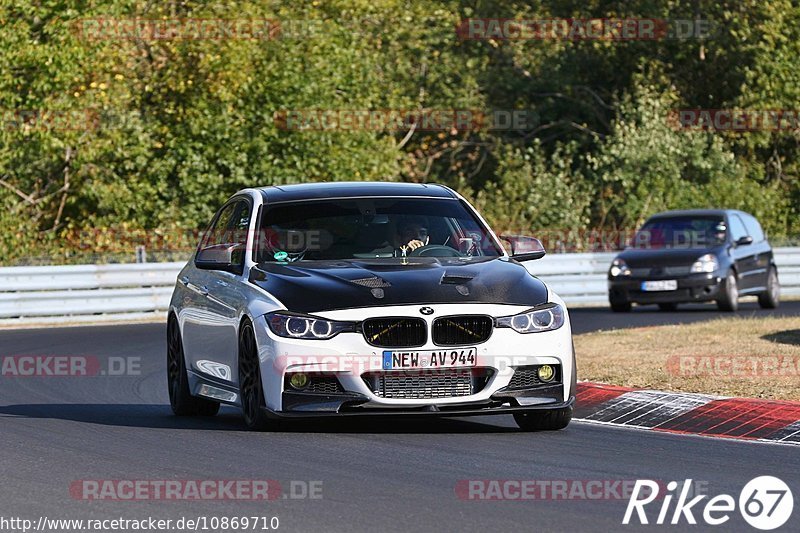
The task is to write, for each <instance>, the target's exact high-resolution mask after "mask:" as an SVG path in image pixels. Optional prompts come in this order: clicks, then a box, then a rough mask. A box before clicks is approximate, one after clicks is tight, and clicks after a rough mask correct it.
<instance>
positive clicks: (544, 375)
mask: <svg viewBox="0 0 800 533" xmlns="http://www.w3.org/2000/svg"><path fill="white" fill-rule="evenodd" d="M537 373H538V375H539V379H540V380H542V381H543V382H545V383H547V382H549V381H553V378H554V377H556V371H555V369H553V367H552V366H550V365H542V366H540V367H539V370H538V371H537Z"/></svg>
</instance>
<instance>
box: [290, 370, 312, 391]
mask: <svg viewBox="0 0 800 533" xmlns="http://www.w3.org/2000/svg"><path fill="white" fill-rule="evenodd" d="M289 385H291V386H292V388H293V389H298V390H300V389H305V388H306V387H308V376H306V375H305V374H302V373H298V374H292V377H291V378H289Z"/></svg>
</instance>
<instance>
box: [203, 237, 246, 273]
mask: <svg viewBox="0 0 800 533" xmlns="http://www.w3.org/2000/svg"><path fill="white" fill-rule="evenodd" d="M244 249H245V246H244V244H241V243H235V244H230V243H229V244H212V245H211V246H206V247H205V248H202V249H200V250H199V251H198V252H197V255H196V256H195V258H194V265H195V266H196V267H197V268H200V269H202V270H223V271H225V272H232V273H234V274H241V273H242V265H243V264H244Z"/></svg>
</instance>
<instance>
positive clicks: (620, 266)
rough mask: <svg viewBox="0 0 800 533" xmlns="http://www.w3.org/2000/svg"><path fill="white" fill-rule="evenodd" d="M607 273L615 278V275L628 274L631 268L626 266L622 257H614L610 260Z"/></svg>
mask: <svg viewBox="0 0 800 533" xmlns="http://www.w3.org/2000/svg"><path fill="white" fill-rule="evenodd" d="M608 273H609V274H610V275H611V277H612V278H616V277H617V276H630V275H631V269H630V268H628V265H627V263H625V261H623V260H622V259H614V260H613V261H612V262H611V268H609V269H608Z"/></svg>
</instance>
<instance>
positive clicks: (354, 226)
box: [257, 198, 501, 262]
mask: <svg viewBox="0 0 800 533" xmlns="http://www.w3.org/2000/svg"><path fill="white" fill-rule="evenodd" d="M413 241H418V243H419V244H421V245H428V246H429V250H430V252H431V254H430V255H429V257H472V256H491V257H495V256H498V255H500V254H501V250H500V249H499V248H497V247H496V245H495V243H494V241H493V240H492V238H491V236H490V234H489V231H488V229H487V228H484V227H483V225H482V224H480V222H479V221H478V220H477V219H476V218H475V217H474V216H473V215H472V213H471V212H470V211H469V210H468V209H467V208H466V206H464V205H462V204H461V203H460V202H457V201H454V200H451V199H430V198H407V199H404V198H364V199H343V200H339V199H335V200H334V199H332V200H315V201H313V202H298V203H287V204H277V205H275V206H272V207H269V208H267V210H266V211H264V213H263V214H262V216H261V227H260V228H259V233H258V250H259V252H258V254H257V257H258V260H259V262H264V261H299V260H305V261H314V260H338V259H354V258H357V259H367V258H391V257H401V256H402V254H404V253H410V251H409V250H410V248H409V243H412V242H413Z"/></svg>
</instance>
